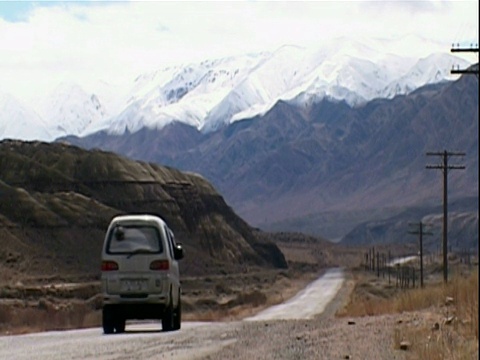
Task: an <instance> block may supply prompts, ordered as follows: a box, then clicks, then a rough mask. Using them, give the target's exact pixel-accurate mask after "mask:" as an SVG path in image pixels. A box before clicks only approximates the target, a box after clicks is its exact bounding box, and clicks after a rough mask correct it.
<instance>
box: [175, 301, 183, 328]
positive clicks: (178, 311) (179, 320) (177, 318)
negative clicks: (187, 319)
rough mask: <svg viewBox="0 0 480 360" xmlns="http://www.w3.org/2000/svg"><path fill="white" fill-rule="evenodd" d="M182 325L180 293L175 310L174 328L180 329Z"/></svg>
mask: <svg viewBox="0 0 480 360" xmlns="http://www.w3.org/2000/svg"><path fill="white" fill-rule="evenodd" d="M181 326H182V299H181V297H180V294H178V304H177V307H176V308H175V311H174V312H173V330H180V327H181Z"/></svg>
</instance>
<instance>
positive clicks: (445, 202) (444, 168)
mask: <svg viewBox="0 0 480 360" xmlns="http://www.w3.org/2000/svg"><path fill="white" fill-rule="evenodd" d="M427 156H441V157H442V158H443V161H442V163H441V164H439V165H427V166H426V167H427V169H440V170H442V172H443V239H442V240H443V241H442V243H443V280H444V282H447V281H448V256H447V251H448V247H447V244H448V241H447V232H448V170H457V169H465V166H464V165H448V158H449V157H450V156H465V153H461V152H448V151H447V150H444V151H442V152H427Z"/></svg>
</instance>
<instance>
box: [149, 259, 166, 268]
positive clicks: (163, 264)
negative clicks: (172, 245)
mask: <svg viewBox="0 0 480 360" xmlns="http://www.w3.org/2000/svg"><path fill="white" fill-rule="evenodd" d="M169 268H170V262H169V261H168V260H155V261H152V262H151V263H150V270H168V269H169Z"/></svg>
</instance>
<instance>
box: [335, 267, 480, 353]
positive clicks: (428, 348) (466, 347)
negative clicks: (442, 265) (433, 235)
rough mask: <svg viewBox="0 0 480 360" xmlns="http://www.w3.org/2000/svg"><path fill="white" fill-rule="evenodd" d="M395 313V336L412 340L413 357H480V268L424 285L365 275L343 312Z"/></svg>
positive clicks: (371, 314)
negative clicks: (398, 285)
mask: <svg viewBox="0 0 480 360" xmlns="http://www.w3.org/2000/svg"><path fill="white" fill-rule="evenodd" d="M357 280H358V279H357ZM395 313H397V314H399V320H398V327H397V328H396V329H395V335H394V337H395V338H394V341H395V344H396V346H397V348H399V347H400V343H401V342H402V341H407V342H408V343H409V344H410V349H411V351H409V352H408V353H407V358H408V359H421V360H437V359H452V360H460V359H476V358H478V269H475V270H473V272H471V273H469V274H467V275H465V274H462V273H460V272H459V273H457V274H454V275H453V276H452V277H451V278H450V279H449V281H448V283H447V284H444V283H443V282H439V283H437V284H430V285H427V286H426V287H425V288H423V289H421V288H415V289H409V290H397V289H394V288H392V287H388V286H385V285H383V286H382V285H381V284H380V283H378V282H375V280H374V279H371V278H363V280H361V281H358V282H357V284H356V287H355V290H354V291H353V293H352V295H351V299H350V302H349V304H348V305H347V306H346V307H345V308H344V309H342V310H341V311H340V312H339V313H338V314H337V315H339V316H374V315H380V314H395Z"/></svg>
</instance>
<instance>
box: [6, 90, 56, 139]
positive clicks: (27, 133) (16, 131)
mask: <svg viewBox="0 0 480 360" xmlns="http://www.w3.org/2000/svg"><path fill="white" fill-rule="evenodd" d="M0 109H1V110H0V139H20V140H25V141H30V140H37V139H42V140H47V141H51V140H53V139H54V137H53V136H52V134H51V133H50V132H49V130H48V128H47V126H46V124H45V123H44V122H43V120H42V118H41V117H40V116H39V115H38V114H37V113H35V112H34V111H33V110H31V109H29V108H28V107H27V106H25V105H23V104H22V103H21V102H20V101H18V100H17V99H16V98H14V97H13V96H11V95H9V94H4V93H0Z"/></svg>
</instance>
